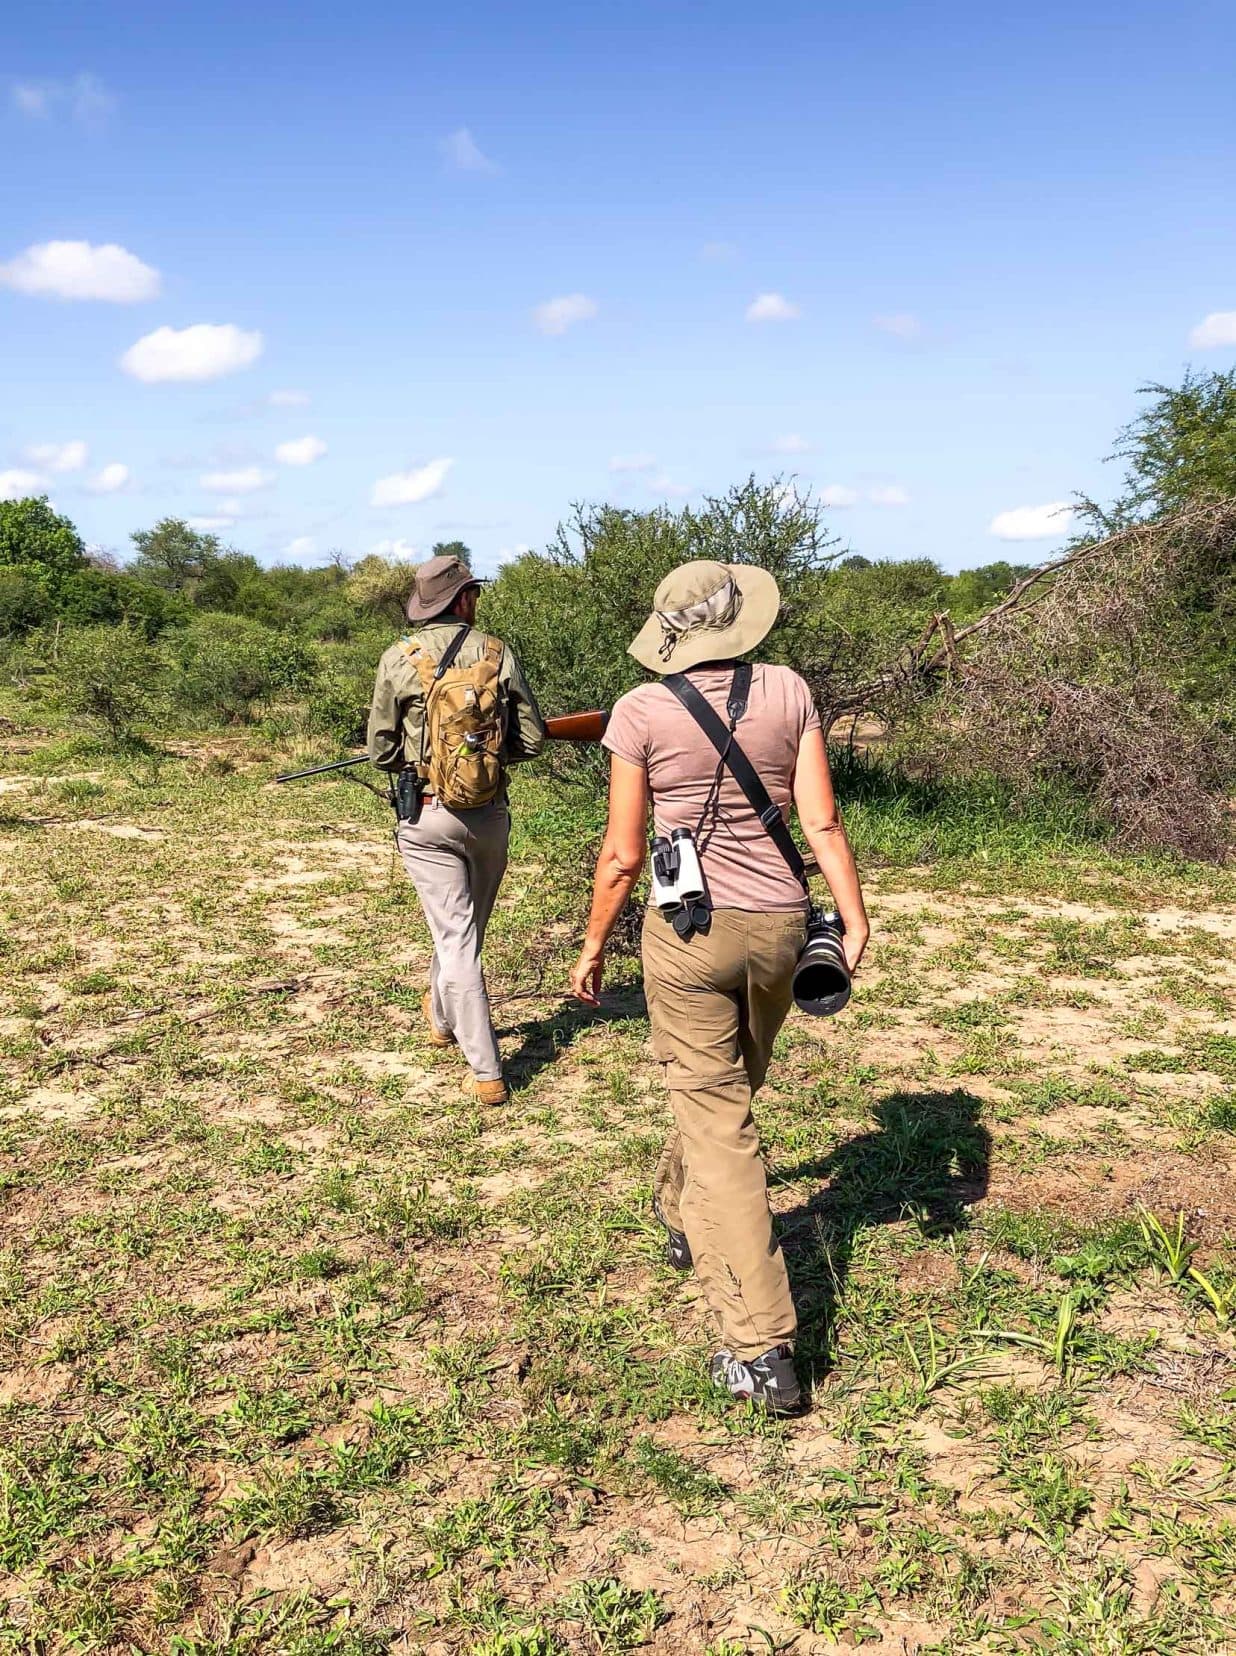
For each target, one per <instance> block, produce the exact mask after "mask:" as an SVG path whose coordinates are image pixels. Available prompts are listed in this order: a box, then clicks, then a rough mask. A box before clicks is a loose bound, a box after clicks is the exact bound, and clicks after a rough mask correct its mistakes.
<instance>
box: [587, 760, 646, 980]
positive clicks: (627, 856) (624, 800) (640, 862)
mask: <svg viewBox="0 0 1236 1656" xmlns="http://www.w3.org/2000/svg"><path fill="white" fill-rule="evenodd" d="M647 836H648V774H647V772H646V771H645V770H644V767H643V766H642V765H633V764H631V762H630V760H628V759H619V758H618V757H617V755H614V756H613V757H612V758H611V760H610V771H609V821H608V823H607V824H606V827H605V839H604V841H603V842H602V845H601V854H600V856H599V857H598V858H597V867H596V874H595V875H594V877H593V883H592V913H591V915H590V917H589V920H588V930H587V933H586V934H585V937H584V946H583V949H582V950H581V951H580V956H579V959H578V961H577V962H576V964H575V970H574V971H573V972H572V973H571V993H572V994H573V995H575V996H577V997H578V998H579V999H580V1000H582V1001H585V1002H587V1004H588V1005H589V1006H596V1005H597V1004H598V997H599V995H600V993H601V977H602V974H603V972H604V968H605V945H606V943H607V942H608V941H609V936H610V933H611V932H612V931H613V929H614V926H615V924H616V923H617V920H618V916H619V915H620V914H621V913H622V910H623V905H624V904H625V903H626V900H627V898H628V897H629V896H630V895H631V892H632V891H633V890H634V888H635V882H636V881H637V880H638V879H639V877H640V875H641V874H642V873H643V869H644V857H645V855H646V843H647Z"/></svg>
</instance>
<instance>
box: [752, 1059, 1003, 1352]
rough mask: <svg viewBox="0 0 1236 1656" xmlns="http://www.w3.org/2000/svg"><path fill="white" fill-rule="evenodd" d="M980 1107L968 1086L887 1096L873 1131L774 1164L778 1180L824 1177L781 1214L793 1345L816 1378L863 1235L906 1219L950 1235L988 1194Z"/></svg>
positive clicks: (987, 1147) (931, 1232) (987, 1141)
mask: <svg viewBox="0 0 1236 1656" xmlns="http://www.w3.org/2000/svg"><path fill="white" fill-rule="evenodd" d="M982 1109H983V1101H982V1100H981V1099H980V1098H976V1097H975V1096H974V1094H973V1093H968V1092H965V1091H964V1090H962V1089H958V1090H956V1091H954V1092H948V1093H945V1092H896V1093H890V1094H889V1095H888V1097H886V1098H883V1099H881V1100H880V1102H879V1103H878V1104H877V1105H876V1108H875V1117H876V1121H877V1122H878V1123H879V1125H878V1126H877V1127H876V1128H875V1129H874V1130H873V1131H869V1132H865V1133H860V1134H859V1135H858V1136H857V1137H855V1138H851V1139H846V1140H845V1141H844V1143H842V1144H839V1145H837V1146H836V1147H835V1148H834V1149H833V1150H830V1151H829V1152H828V1154H827V1155H824V1156H818V1157H814V1158H812V1159H811V1160H808V1161H804V1162H800V1163H798V1164H797V1165H796V1166H793V1167H786V1168H781V1169H778V1170H777V1172H776V1174H775V1175H774V1183H784V1184H791V1183H798V1182H800V1181H802V1180H804V1179H826V1180H828V1184H827V1186H826V1188H824V1189H823V1190H821V1191H819V1192H817V1193H816V1194H814V1195H812V1196H811V1197H810V1198H809V1199H808V1200H807V1201H806V1202H804V1203H803V1204H802V1205H801V1206H799V1207H797V1208H793V1209H791V1210H790V1211H789V1212H787V1213H783V1214H780V1215H779V1216H778V1219H777V1232H778V1234H779V1236H780V1240H781V1246H782V1249H783V1251H784V1253H785V1261H786V1267H787V1269H788V1271H789V1275H790V1286H791V1288H792V1290H793V1294H794V1302H795V1305H796V1306H797V1308H798V1319H799V1335H798V1345H797V1349H798V1351H799V1352H800V1354H801V1356H802V1357H803V1358H804V1359H805V1360H806V1362H807V1363H808V1364H809V1365H810V1367H811V1369H812V1370H813V1371H814V1372H815V1373H816V1374H817V1375H818V1374H821V1373H823V1372H824V1370H825V1369H826V1368H827V1366H828V1359H829V1352H830V1350H831V1348H832V1343H833V1342H832V1340H831V1330H832V1325H833V1323H834V1321H835V1320H836V1317H837V1313H838V1309H839V1307H840V1305H841V1303H842V1301H843V1298H844V1295H845V1290H846V1283H847V1279H848V1277H849V1274H850V1266H851V1262H852V1260H853V1256H854V1252H855V1248H856V1245H858V1244H860V1243H861V1239H862V1237H863V1235H864V1233H865V1232H866V1231H868V1230H869V1229H870V1228H871V1227H872V1226H873V1225H880V1224H887V1223H889V1222H890V1221H895V1220H898V1219H907V1218H908V1219H912V1220H914V1221H915V1222H916V1223H917V1224H918V1226H919V1227H920V1229H921V1230H922V1231H923V1233H924V1235H927V1236H948V1235H951V1234H952V1233H953V1232H955V1231H958V1230H961V1229H964V1228H965V1226H966V1225H967V1224H968V1223H969V1218H968V1215H967V1212H966V1210H967V1208H968V1207H969V1206H970V1205H971V1204H972V1203H974V1202H977V1201H980V1200H981V1199H982V1198H983V1197H984V1196H985V1195H986V1193H987V1175H988V1167H989V1164H990V1159H991V1134H990V1133H989V1132H988V1131H987V1129H986V1127H984V1126H983V1125H982V1123H981V1121H980V1116H981V1113H982Z"/></svg>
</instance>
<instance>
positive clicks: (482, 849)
mask: <svg viewBox="0 0 1236 1656" xmlns="http://www.w3.org/2000/svg"><path fill="white" fill-rule="evenodd" d="M510 835H511V813H510V811H509V810H508V809H507V805H506V801H505V800H504V799H498V800H495V801H494V803H493V804H492V805H482V806H481V807H480V808H479V809H478V810H475V811H449V810H447V809H446V807H445V806H443V805H439V804H438V802H437V800H436V799H427V800H426V801H425V806H424V809H423V810H422V812H421V818H420V821H419V822H417V823H415V824H413V823H410V822H401V823H400V824H399V832H398V835H397V836H396V843H397V844H398V846H399V855H400V856H401V857H402V858H403V865H404V867H405V868H406V869H407V871H408V875H409V878H410V879H411V881H412V884H413V885H414V886H415V887H416V895H417V896H418V897H419V898H420V900H421V908H422V909H423V910H424V912H425V921H426V924H427V925H428V927H429V934H430V936H431V937H432V938H433V961H432V963H431V965H430V969H429V993H430V996H431V997H432V999H431V1004H432V1007H433V1021H434V1023H435V1024H436V1025H437V1027H438V1028H439V1029H440V1030H443V1031H444V1032H446V1033H449V1034H451V1035H453V1036H454V1037H455V1039H456V1040H457V1041H458V1042H459V1049H460V1051H461V1052H462V1053H463V1055H464V1057H465V1058H466V1059H467V1060H468V1063H469V1064H470V1065H471V1066H472V1073H473V1074H474V1075H475V1076H476V1078H477V1080H478V1081H497V1080H499V1079H500V1077H501V1075H502V1060H501V1058H500V1057H499V1056H498V1040H497V1037H496V1036H495V1034H494V1026H493V1020H492V1019H491V1017H490V1014H489V995H488V993H487V991H486V988H485V974H484V972H483V971H482V969H481V948H482V946H483V944H484V942H485V928H486V926H488V924H489V917H490V915H491V914H492V913H493V907H494V899H495V898H496V897H497V895H498V887H499V886H500V885H501V884H502V876H503V875H504V874H505V873H506V859H507V843H508V841H509V839H510Z"/></svg>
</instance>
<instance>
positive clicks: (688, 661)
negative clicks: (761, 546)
mask: <svg viewBox="0 0 1236 1656" xmlns="http://www.w3.org/2000/svg"><path fill="white" fill-rule="evenodd" d="M780 608H781V594H780V593H779V592H778V590H777V583H776V581H774V580H773V578H772V576H771V575H770V574H769V573H768V571H767V570H766V569H757V568H756V566H755V565H754V564H722V563H713V562H712V561H711V560H710V559H706V558H702V559H697V560H695V561H694V562H692V563H685V564H680V565H679V566H678V568H677V569H674V570H671V571H670V573H669V574H668V575H667V576H666V577H665V579H664V580H663V581H662V582H661V585H660V586H659V587H658V588H657V592H656V597H655V598H654V599H653V611H652V614H651V615H650V616H649V617H648V619H647V621H646V622H645V623H644V625H643V626H642V627H641V628H640V630H639V632H638V633H637V634H636V636H635V638H634V639H633V640H632V642H631V644H630V653H631V654H632V655H633V656H634V657H635V659H636V661H638V662H639V664H640V666H641V667H647V668H648V670H649V671H650V672H653V673H661V674H665V673H681V672H682V671H683V670H684V669H685V668H687V667H697V666H698V665H699V663H700V662H701V661H729V660H731V659H732V658H733V657H734V656H740V655H746V653H747V651H748V650H754V649H755V647H756V645H757V644H759V643H761V642H762V641H763V639H765V638H766V637H767V636H768V634H769V632H771V630H772V626H773V622H774V621H776V619H777V612H778V610H779V609H780Z"/></svg>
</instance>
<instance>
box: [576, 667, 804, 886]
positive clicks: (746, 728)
mask: <svg viewBox="0 0 1236 1656" xmlns="http://www.w3.org/2000/svg"><path fill="white" fill-rule="evenodd" d="M733 676H734V670H733V668H732V667H696V668H693V669H692V672H691V682H692V684H694V685H695V686H696V687H697V688H698V689H699V690H700V691H702V692H703V695H704V697H705V698H706V700H707V701H708V702H709V703H710V704H711V706H712V707H713V708H714V710H715V711H716V712H717V713H718V714H720V716H721V719H722V721H723V722H724V723H725V724H727V725H728V723H729V720H728V718H727V715H726V710H725V704H726V701H727V700H728V698H729V693H730V684H731V682H732V680H733ZM819 728H820V716H819V714H818V713H817V712H816V710H815V703H814V702H813V701H812V699H811V692H810V690H808V688H807V686H806V684H805V683H804V682H803V680H802V679H800V678H799V676H798V674H797V673H795V672H792V671H791V670H790V668H788V667H763V666H757V667H756V668H755V669H754V670H753V672H752V675H751V696H750V699H749V701H748V702H747V711H746V713H745V714H744V715H743V717H742V719H741V721H740V722H739V725H738V729H737V730H736V731H735V736H736V738H737V740H738V743H739V745H740V746H741V748H742V750H743V752H744V753H745V754H746V755H747V758H748V759H750V761H751V763H752V764H753V765H754V766H755V769H756V770H757V772H758V773H759V776H760V779H761V781H762V782H763V784H764V786H765V787H766V788H767V789H768V792H769V795H770V796H771V798H772V799H773V800H774V801H775V802H776V803H777V804H778V805H779V806H780V807H781V813H782V815H783V816H784V817H786V818H787V819H788V817H789V814H790V802H791V798H792V790H793V784H794V766H795V763H796V761H797V758H798V744H799V743H800V741H801V740H802V737H803V733H804V732H805V731H808V730H818V729H819ZM604 746H605V747H606V748H607V749H608V750H609V752H610V753H615V754H617V755H618V757H619V758H620V759H625V760H627V761H628V763H630V764H632V765H641V766H642V767H643V768H644V769H645V770H646V771H647V772H648V786H649V788H650V790H651V792H652V806H653V820H654V822H655V823H656V828H657V832H658V833H659V834H668V833H669V832H670V831H671V829H674V828H690V829H691V831H692V833H693V834H695V836H696V843H697V845H698V847H699V850H700V859H701V862H702V863H703V868H704V877H705V879H706V880H707V882H708V890H709V894H710V896H711V898H712V903H713V907H714V908H732V909H748V910H751V911H754V912H757V913H776V912H778V911H782V912H785V911H792V910H794V909H803V910H805V909H806V907H807V899H806V898H805V896H804V895H803V889H802V887H801V886H800V885H799V883H798V881H797V880H796V879H795V878H794V876H793V875H792V874H791V873H790V871H789V869H788V867H787V866H786V863H785V859H784V858H783V857H782V855H781V853H780V851H778V850H777V847H776V846H775V845H774V844H773V842H772V840H771V839H770V838H769V836H768V832H767V830H766V829H765V828H764V827H763V825H762V824H761V822H760V820H759V818H758V817H757V816H756V814H755V812H754V811H753V810H752V809H751V807H750V805H749V804H748V803H747V798H746V795H745V794H744V793H743V791H742V789H741V788H740V787H739V786H738V784H737V782H735V780H734V778H733V777H732V776H731V775H730V771H729V768H728V766H727V767H726V769H725V771H724V772H723V774H722V777H721V788H720V795H719V797H718V800H717V805H716V808H715V809H713V810H710V811H709V812H708V814H707V816H706V817H705V820H704V823H703V826H702V827H701V826H700V817H701V815H702V814H703V812H704V809H705V805H706V804H707V802H708V799H709V795H710V793H711V792H712V789H713V779H714V777H715V776H716V774H717V765H718V763H719V762H720V755H719V754H718V752H717V750H716V748H715V747H714V746H713V745H712V743H711V742H710V741H709V739H708V737H707V736H705V734H704V732H703V731H702V730H701V729H700V727H699V725H697V724H696V722H695V720H694V719H693V718H692V717H691V715H690V714H689V713H688V712H687V710H686V708H685V707H684V706H683V705H682V703H681V702H680V701H679V700H678V698H677V697H676V696H675V695H674V693H673V691H672V690H667V689H666V688H665V686H664V685H663V684H641V685H640V686H639V688H638V689H637V690H632V691H630V692H629V693H628V694H627V695H625V696H623V697H622V699H621V700H620V701H619V703H618V705H617V706H616V707H615V708H614V711H613V713H612V714H611V715H610V720H609V728H608V729H607V730H606V732H605V736H604Z"/></svg>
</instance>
